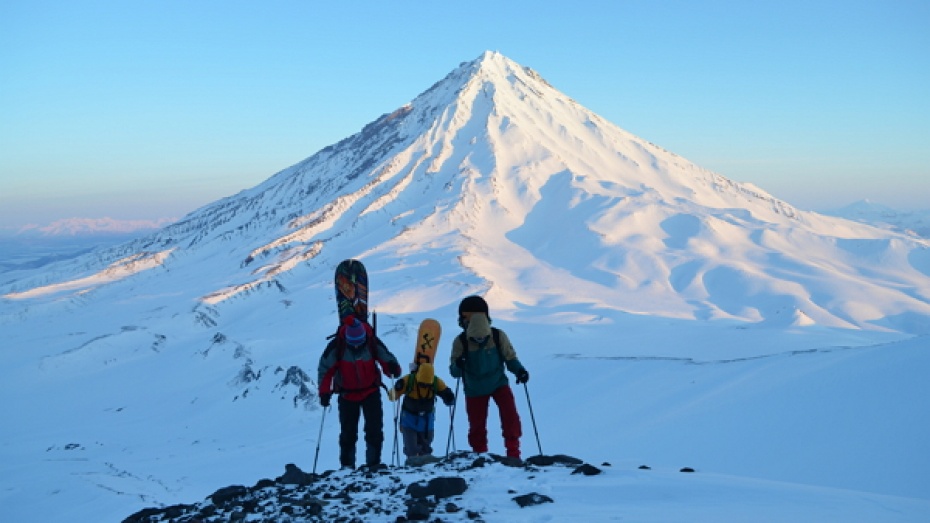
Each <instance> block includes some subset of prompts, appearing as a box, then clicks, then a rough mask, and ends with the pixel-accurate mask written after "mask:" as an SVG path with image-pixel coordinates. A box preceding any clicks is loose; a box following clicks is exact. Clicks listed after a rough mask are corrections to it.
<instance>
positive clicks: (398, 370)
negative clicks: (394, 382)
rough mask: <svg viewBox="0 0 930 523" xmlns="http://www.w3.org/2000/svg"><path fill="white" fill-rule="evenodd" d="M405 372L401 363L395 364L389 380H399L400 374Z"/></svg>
mask: <svg viewBox="0 0 930 523" xmlns="http://www.w3.org/2000/svg"><path fill="white" fill-rule="evenodd" d="M401 372H403V371H402V370H401V368H400V363H395V364H394V365H393V366H391V374H390V375H388V377H389V378H399V377H400V373H401Z"/></svg>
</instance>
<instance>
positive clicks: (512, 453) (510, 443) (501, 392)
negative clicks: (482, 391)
mask: <svg viewBox="0 0 930 523" xmlns="http://www.w3.org/2000/svg"><path fill="white" fill-rule="evenodd" d="M491 396H492V397H493V398H494V403H496V404H497V410H498V411H499V413H500V417H501V434H502V435H503V436H504V448H505V449H507V456H509V457H512V458H519V457H520V436H522V435H523V428H522V426H521V424H520V414H518V413H517V402H516V400H515V399H514V397H513V390H511V388H510V386H509V385H504V386H503V387H500V388H499V389H497V390H495V391H494V393H493V394H492V395H491Z"/></svg>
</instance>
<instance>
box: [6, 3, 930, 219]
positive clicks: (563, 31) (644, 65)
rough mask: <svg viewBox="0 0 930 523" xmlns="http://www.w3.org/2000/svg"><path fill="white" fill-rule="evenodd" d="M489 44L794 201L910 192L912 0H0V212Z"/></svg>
mask: <svg viewBox="0 0 930 523" xmlns="http://www.w3.org/2000/svg"><path fill="white" fill-rule="evenodd" d="M485 50H493V51H500V52H501V53H503V54H504V55H505V56H507V57H509V58H511V59H513V60H515V61H517V62H519V63H520V64H522V65H525V66H529V67H532V68H533V69H535V70H536V71H537V72H539V73H540V74H541V75H542V76H543V77H544V78H546V80H548V81H549V83H550V84H552V85H553V86H555V87H556V88H557V89H559V90H561V91H562V92H564V93H565V94H566V95H568V96H570V97H572V98H574V99H575V100H576V101H578V102H579V103H581V104H582V105H584V106H586V107H588V108H589V109H591V110H593V111H594V112H596V113H598V114H600V115H601V116H603V117H605V118H607V119H608V120H610V121H612V122H613V123H615V124H617V125H618V126H620V127H622V128H624V129H626V130H627V131H630V132H632V133H634V134H636V135H638V136H640V137H642V138H645V139H647V140H649V141H651V142H653V143H655V144H657V145H659V146H662V147H664V148H665V149H667V150H670V151H673V152H675V153H677V154H679V155H681V156H684V157H686V158H688V159H689V160H692V161H694V162H696V163H697V164H699V165H701V166H703V167H706V168H709V169H712V170H714V171H717V172H718V173H720V174H722V175H724V176H726V177H728V178H730V179H733V180H736V181H741V182H752V183H754V184H756V185H758V186H759V187H761V188H763V189H765V190H767V191H769V192H770V193H772V194H773V195H775V196H777V197H779V198H782V199H784V200H787V201H788V202H789V203H792V204H794V205H796V206H798V207H800V208H802V209H812V210H826V209H831V208H836V207H840V206H843V205H846V204H848V203H852V202H853V201H856V200H860V199H864V198H869V199H871V200H873V201H875V202H877V203H882V204H885V205H889V206H892V207H896V208H899V209H916V208H923V209H926V208H930V1H927V0H914V1H906V0H874V1H860V0H836V1H823V0H804V1H797V0H782V1H779V2H756V1H744V0H738V1H736V0H734V1H699V0H691V1H687V0H682V1H662V0H654V1H653V0H641V1H625V0H612V1H610V0H604V1H586V0H575V1H572V2H554V1H553V2H543V1H540V0H534V1H522V0H515V1H501V0H493V1H486V0H470V1H468V2H452V1H435V0H431V1H419V0H397V1H390V0H379V1H347V2H337V1H328V2H321V1H313V0H261V1H255V0H250V1H237V0H194V1H191V0H183V1H180V0H158V1H156V0H109V1H107V0H101V1H84V0H61V1H46V0H5V1H3V2H0V227H19V226H22V225H25V224H29V223H36V224H46V223H49V222H51V221H54V220H56V219H61V218H69V217H87V218H100V217H112V218H116V219H154V218H163V217H180V216H182V215H184V214H186V213H187V212H190V211H192V210H194V209H196V208H197V207H200V206H201V205H204V204H206V203H209V202H211V201H213V200H216V199H218V198H221V197H223V196H228V195H231V194H234V193H236V192H238V191H239V190H241V189H244V188H247V187H251V186H254V185H256V184H258V183H260V182H261V181H263V180H265V179H266V178H268V177H270V176H271V175H272V174H274V173H275V172H277V171H279V170H281V169H283V168H286V167H288V166H290V165H292V164H294V163H297V162H298V161H300V160H302V159H304V158H306V157H308V156H310V155H312V154H313V153H315V152H317V151H318V150H319V149H321V148H323V147H325V146H327V145H330V144H332V143H335V142H337V141H339V140H340V139H342V138H345V137H347V136H349V135H351V134H353V133H355V132H357V131H358V130H360V129H361V128H362V127H363V126H364V125H365V124H366V123H368V122H370V121H372V120H374V119H375V118H377V117H378V116H380V115H381V114H383V113H387V112H390V111H393V110H394V109H396V108H397V107H399V106H401V105H403V104H405V103H407V102H409V101H410V100H412V99H413V98H414V97H415V96H416V95H418V94H419V93H421V92H422V91H424V90H426V89H427V88H429V87H430V86H431V85H432V84H433V83H435V82H436V81H438V80H440V79H441V78H442V77H443V76H445V75H446V74H447V73H448V72H450V71H451V70H452V69H454V68H455V67H457V66H458V64H459V63H461V62H464V61H469V60H473V59H475V58H477V57H478V56H479V55H480V54H481V53H482V52H484V51H485Z"/></svg>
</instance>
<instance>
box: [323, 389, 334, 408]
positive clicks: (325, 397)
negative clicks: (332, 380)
mask: <svg viewBox="0 0 930 523" xmlns="http://www.w3.org/2000/svg"><path fill="white" fill-rule="evenodd" d="M332 397H333V395H332V394H331V393H329V392H327V393H323V394H320V405H322V406H324V407H329V400H330V398H332Z"/></svg>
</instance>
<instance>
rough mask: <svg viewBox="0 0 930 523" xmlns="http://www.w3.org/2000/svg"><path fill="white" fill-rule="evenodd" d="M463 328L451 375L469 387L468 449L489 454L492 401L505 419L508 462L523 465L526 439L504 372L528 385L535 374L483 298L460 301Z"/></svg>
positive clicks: (503, 424) (455, 348)
mask: <svg viewBox="0 0 930 523" xmlns="http://www.w3.org/2000/svg"><path fill="white" fill-rule="evenodd" d="M459 326H460V327H462V330H463V332H462V334H460V335H458V336H456V337H455V340H454V341H453V342H452V356H451V364H450V366H449V372H450V373H451V374H452V376H453V377H455V378H459V377H461V378H462V382H463V383H464V390H465V411H466V413H467V415H468V444H469V445H470V446H471V448H472V450H473V451H474V452H479V453H482V452H487V451H488V429H487V420H488V404H489V403H490V400H491V399H493V400H494V403H496V404H497V410H498V412H499V414H500V419H501V429H502V432H503V436H504V447H505V449H506V451H507V457H508V458H510V459H511V461H513V462H516V463H519V462H520V436H522V435H523V434H522V428H521V425H520V416H519V414H518V413H517V405H516V402H515V400H514V396H513V391H512V390H511V388H510V385H509V382H508V381H507V375H506V374H504V369H505V368H506V369H507V370H509V371H510V372H512V373H513V374H514V375H515V376H516V378H517V383H526V382H527V381H529V379H530V374H529V372H527V370H526V369H525V368H524V367H523V364H522V363H520V360H518V359H517V353H516V351H514V348H513V345H511V343H510V338H508V337H507V333H505V332H504V331H502V330H500V329H496V328H492V327H491V318H490V314H489V312H488V304H487V302H486V301H484V299H483V298H481V297H480V296H469V297H467V298H465V299H463V300H462V301H461V303H460V304H459Z"/></svg>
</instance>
